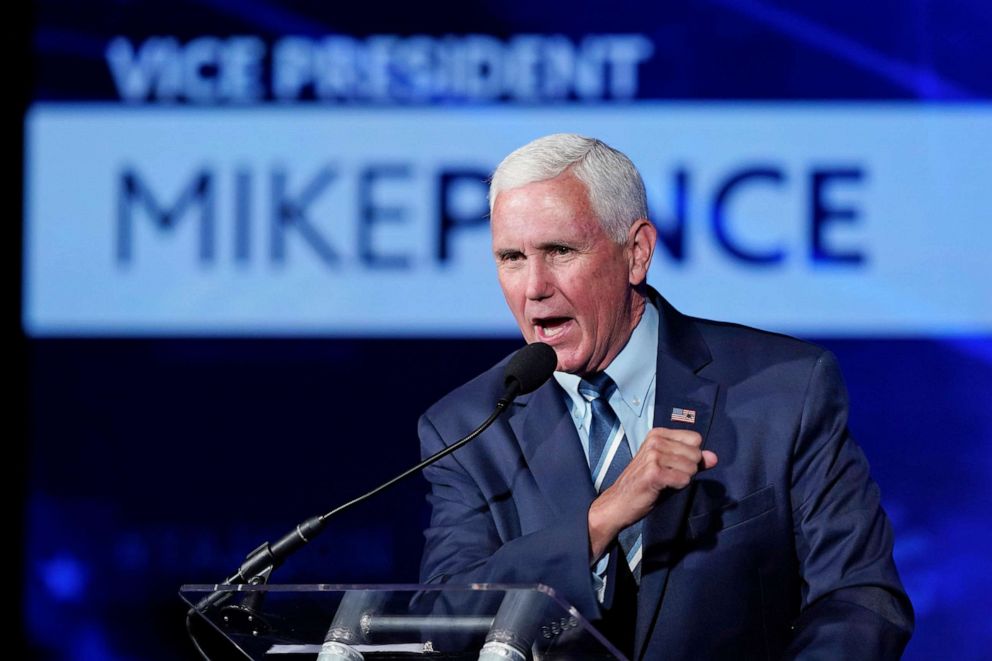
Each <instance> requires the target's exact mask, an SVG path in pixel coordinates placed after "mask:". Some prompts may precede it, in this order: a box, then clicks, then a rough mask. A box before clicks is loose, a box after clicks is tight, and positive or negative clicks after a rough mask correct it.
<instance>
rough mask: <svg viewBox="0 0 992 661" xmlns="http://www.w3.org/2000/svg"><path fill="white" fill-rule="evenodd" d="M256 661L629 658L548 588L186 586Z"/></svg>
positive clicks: (190, 599) (192, 599)
mask: <svg viewBox="0 0 992 661" xmlns="http://www.w3.org/2000/svg"><path fill="white" fill-rule="evenodd" d="M216 591H221V592H223V593H224V595H223V598H222V599H220V600H219V601H218V602H217V603H215V604H213V605H212V606H210V607H208V608H205V609H202V610H201V609H197V610H200V612H201V613H202V614H203V616H204V617H205V618H206V620H207V621H209V622H210V624H211V625H212V626H213V627H214V628H216V629H217V630H218V631H220V632H221V633H222V634H223V635H224V636H225V637H226V638H227V639H228V640H229V641H230V642H231V643H232V645H234V646H236V647H237V648H238V649H240V650H241V651H242V652H243V653H244V654H245V655H246V656H247V657H249V658H252V659H273V660H276V661H283V660H286V661H288V660H289V659H303V658H308V659H315V658H319V659H320V661H345V660H348V661H361V660H362V659H366V660H368V661H372V660H377V659H414V658H425V659H473V660H475V659H482V660H483V661H490V660H492V661H496V660H505V661H527V660H529V659H532V660H533V661H543V660H547V661H552V660H561V661H564V660H566V659H567V660H569V661H581V660H583V659H596V660H603V661H606V660H609V659H624V656H623V655H622V654H621V653H620V652H618V651H617V650H616V649H615V648H614V647H613V646H612V645H611V644H610V643H609V642H608V641H607V640H606V639H605V638H603V636H602V635H601V634H600V633H599V632H598V631H597V630H596V629H594V628H593V626H592V625H591V624H589V622H587V621H586V620H585V619H584V618H583V617H582V615H580V614H579V612H578V611H577V610H575V609H574V608H572V607H571V606H570V605H569V604H567V603H565V602H564V601H563V600H562V599H561V598H560V597H559V596H558V595H556V594H555V592H554V590H553V589H551V588H548V587H546V586H543V585H532V586H521V585H496V584H472V585H467V586H449V585H444V586H438V585H226V586H221V585H184V586H182V588H180V594H181V595H182V597H183V599H184V600H185V601H186V602H187V603H188V604H189V605H190V606H191V607H193V608H196V604H198V603H200V602H201V600H203V599H204V598H206V597H208V596H209V595H211V594H212V593H214V592H216Z"/></svg>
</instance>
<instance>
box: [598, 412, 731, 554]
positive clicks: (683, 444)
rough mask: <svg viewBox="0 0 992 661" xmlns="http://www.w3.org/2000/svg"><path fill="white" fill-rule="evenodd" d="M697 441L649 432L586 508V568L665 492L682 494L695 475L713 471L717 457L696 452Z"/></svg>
mask: <svg viewBox="0 0 992 661" xmlns="http://www.w3.org/2000/svg"><path fill="white" fill-rule="evenodd" d="M702 443H703V437H702V436H700V435H699V433H697V432H694V431H690V430H688V429H667V428H665V427H655V428H654V429H652V430H651V431H650V432H648V435H647V437H646V438H645V439H644V443H642V444H641V449H640V450H638V451H637V454H636V455H635V456H634V458H633V459H631V461H630V464H629V465H628V466H627V468H625V469H624V471H623V472H622V473H620V476H619V477H618V478H617V479H616V482H614V483H613V484H612V485H611V486H610V488H609V489H607V490H606V491H604V492H603V493H601V494H600V495H599V498H597V499H596V500H594V501H593V503H592V506H591V507H590V508H589V548H590V553H591V555H590V559H589V560H590V563H591V564H594V563H595V562H596V561H598V560H599V558H600V556H602V555H603V553H604V552H605V551H606V547H607V546H609V545H610V543H611V542H612V541H613V539H614V538H615V537H616V536H617V535H618V534H620V531H621V530H623V529H624V528H626V527H627V526H629V525H630V524H632V523H634V522H636V521H640V520H641V519H643V518H644V517H645V516H646V515H647V513H648V512H649V511H651V508H652V507H654V504H655V502H656V501H657V500H658V496H660V495H661V492H662V491H664V490H665V489H683V488H685V487H686V486H687V485H688V484H689V480H691V479H692V476H693V475H695V474H696V473H697V472H698V471H700V470H706V469H709V468H713V467H714V466H716V462H717V456H716V454H715V453H713V452H710V451H709V450H700V449H699V446H700V445H702Z"/></svg>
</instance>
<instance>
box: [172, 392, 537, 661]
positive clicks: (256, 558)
mask: <svg viewBox="0 0 992 661" xmlns="http://www.w3.org/2000/svg"><path fill="white" fill-rule="evenodd" d="M522 389H523V387H522V386H521V384H520V382H519V381H518V380H516V379H513V380H512V381H511V382H510V383H509V384H508V386H507V389H506V392H505V393H504V394H503V397H501V398H500V399H499V401H497V402H496V408H495V410H493V412H492V413H491V414H490V415H489V417H488V418H486V419H485V421H484V422H483V423H482V424H481V425H479V426H478V427H476V428H475V430H473V431H472V432H471V433H469V434H468V435H467V436H465V437H464V438H462V439H461V440H459V441H457V442H456V443H453V444H451V445H449V446H448V447H446V448H444V449H443V450H441V451H440V452H437V453H435V454H433V455H431V456H430V457H428V458H427V459H424V460H423V461H421V462H420V463H419V464H417V465H416V466H413V467H412V468H409V469H407V470H405V471H403V472H402V473H400V474H399V475H397V476H396V477H394V478H393V479H391V480H389V481H388V482H385V483H383V484H381V485H379V486H377V487H376V488H375V489H372V490H371V491H369V492H368V493H365V494H362V495H361V496H359V497H358V498H355V499H353V500H350V501H348V502H347V503H345V504H344V505H340V506H338V507H335V508H334V509H332V510H331V511H329V512H327V513H325V514H320V515H317V516H313V517H310V518H309V519H307V520H305V521H303V522H302V523H300V524H298V525H297V526H296V527H295V528H294V529H293V530H291V531H289V532H288V533H286V534H285V535H283V536H282V537H281V538H279V539H278V540H277V541H276V542H275V543H274V544H270V543H269V542H263V543H262V544H260V545H259V546H258V548H256V549H255V550H254V551H252V552H251V553H249V554H248V557H247V558H246V559H245V561H244V562H243V563H241V566H240V567H239V568H238V571H237V572H235V573H234V574H232V575H231V576H229V577H228V578H227V579H226V580H225V581H224V582H223V583H221V584H219V586H218V587H223V586H227V585H243V584H248V585H261V584H264V583H265V582H266V581H267V579H268V577H269V575H270V574H271V573H272V571H273V570H274V569H275V568H276V567H278V566H279V565H281V564H282V563H283V562H284V561H285V560H286V558H288V557H289V556H290V555H292V554H293V553H295V552H296V551H298V550H299V549H301V548H303V547H304V546H306V545H307V544H308V543H309V542H310V541H311V540H312V539H314V538H315V537H316V536H317V535H319V534H320V533H321V532H322V531H323V530H324V527H325V525H326V524H327V521H328V520H329V519H330V518H331V517H333V516H334V515H336V514H339V513H340V512H343V511H345V510H346V509H349V508H351V507H354V506H355V505H358V504H359V503H362V502H364V501H366V500H368V499H369V498H371V497H373V496H375V495H376V494H378V493H380V492H381V491H384V490H386V489H388V488H389V487H391V486H393V485H394V484H396V483H398V482H401V481H402V480H405V479H406V478H408V477H410V476H411V475H414V474H416V473H419V472H420V471H422V470H423V469H424V468H427V467H428V466H430V465H431V464H433V463H435V462H437V461H439V460H441V459H443V458H444V457H446V456H448V455H449V454H451V453H452V452H454V451H455V450H458V449H459V448H461V447H463V446H464V445H466V444H467V443H470V442H472V441H473V440H475V439H476V438H477V437H478V436H479V435H480V434H481V433H482V432H484V431H485V430H486V429H488V428H489V426H490V425H492V424H493V422H495V421H496V418H498V417H499V416H500V415H501V414H502V413H503V411H505V410H506V409H507V407H508V406H509V405H510V403H511V402H512V401H513V400H514V399H516V397H517V395H519V394H521V391H522ZM233 594H234V591H231V590H220V589H218V590H216V591H215V592H212V593H210V594H209V595H207V596H206V597H204V598H203V599H201V600H200V601H199V602H197V604H196V605H195V606H194V607H192V608H190V609H189V611H187V613H186V630H187V633H188V635H189V637H190V639H191V640H192V642H193V645H194V647H196V649H197V651H198V652H199V653H200V654H201V655H202V656H203V657H204V658H205V659H206V658H208V657H207V655H206V654H204V652H203V650H202V649H201V647H200V645H199V643H198V642H197V640H196V637H195V636H194V634H193V631H192V627H191V618H192V617H193V615H194V614H200V615H201V616H203V613H204V612H205V611H206V610H207V609H209V608H212V607H215V606H218V605H220V604H221V603H223V602H224V601H227V600H228V599H229V598H230V597H231V596H232V595H233ZM249 610H251V609H249ZM253 615H254V613H253V612H250V613H248V615H247V617H248V619H249V620H252V616H253Z"/></svg>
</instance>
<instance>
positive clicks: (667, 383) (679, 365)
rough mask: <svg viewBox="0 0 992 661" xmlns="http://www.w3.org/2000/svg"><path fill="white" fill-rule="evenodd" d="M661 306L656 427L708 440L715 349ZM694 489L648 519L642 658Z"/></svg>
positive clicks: (638, 648)
mask: <svg viewBox="0 0 992 661" xmlns="http://www.w3.org/2000/svg"><path fill="white" fill-rule="evenodd" d="M655 303H656V305H657V306H658V310H659V312H660V313H661V320H660V326H659V329H658V334H659V342H658V365H657V369H658V371H657V384H656V387H655V409H654V426H655V427H668V428H670V429H673V428H675V429H692V430H694V431H697V432H699V433H700V434H702V436H703V447H704V448H705V447H706V435H707V432H708V431H709V427H710V421H711V420H712V417H713V408H714V405H715V402H716V397H717V391H718V386H717V384H715V383H713V382H712V381H709V380H707V379H704V378H703V377H700V376H698V375H697V374H696V372H697V371H699V370H700V369H701V368H702V367H703V366H704V365H706V364H707V363H709V362H710V361H711V356H710V353H709V349H708V348H707V347H706V344H705V342H704V341H703V339H702V337H701V336H700V335H699V331H698V330H697V329H696V328H695V326H694V324H692V321H691V320H689V319H687V318H686V317H683V316H682V315H681V314H679V313H678V312H676V311H675V310H674V308H672V307H671V306H670V305H669V304H668V302H667V301H665V300H664V299H663V298H661V297H660V296H657V298H655ZM673 409H682V410H683V413H688V412H690V411H691V412H692V413H693V414H694V418H695V420H694V422H692V423H686V422H679V421H673V420H672V413H673ZM692 491H693V490H692V487H691V485H690V487H688V488H686V489H682V490H680V491H672V490H669V491H667V492H666V493H664V494H663V495H662V496H661V498H660V499H659V500H658V503H657V504H656V505H655V507H654V508H653V509H652V510H651V512H650V513H648V515H647V516H646V517H645V518H644V525H643V527H642V535H643V538H642V545H643V548H644V552H643V555H642V560H641V585H640V589H639V591H638V600H637V628H636V632H635V654H634V658H635V659H636V658H639V657H640V656H641V654H642V652H643V649H644V644H645V642H646V641H647V640H649V639H650V636H651V631H652V629H653V628H654V626H655V622H656V621H657V617H658V613H659V612H660V609H661V603H662V600H663V596H664V592H665V587H666V585H667V582H668V574H669V572H670V571H671V568H672V566H673V565H674V564H675V563H676V562H677V561H678V559H679V557H678V554H677V551H678V540H679V537H680V535H681V531H682V528H683V526H684V523H685V517H686V514H687V513H688V511H689V509H688V508H689V506H690V504H691V499H692Z"/></svg>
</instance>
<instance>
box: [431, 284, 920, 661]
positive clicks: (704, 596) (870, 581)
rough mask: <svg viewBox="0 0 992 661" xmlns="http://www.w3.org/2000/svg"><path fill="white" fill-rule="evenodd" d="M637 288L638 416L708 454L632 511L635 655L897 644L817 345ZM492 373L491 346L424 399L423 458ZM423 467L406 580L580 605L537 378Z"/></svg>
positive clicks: (903, 615) (882, 526) (584, 544)
mask: <svg viewBox="0 0 992 661" xmlns="http://www.w3.org/2000/svg"><path fill="white" fill-rule="evenodd" d="M651 296H652V297H653V300H654V301H655V304H656V305H657V306H658V309H659V312H660V317H661V323H660V328H659V343H658V349H659V351H658V365H657V369H658V371H657V374H658V377H657V393H656V401H655V421H654V425H655V426H656V427H661V426H664V427H683V428H688V429H694V430H696V431H698V432H699V433H700V434H702V435H703V439H704V440H703V447H704V448H706V449H709V450H713V451H714V452H716V453H717V455H718V456H719V459H720V461H719V464H718V465H717V466H716V467H715V468H713V469H711V470H709V471H706V472H705V473H701V474H699V475H697V476H696V478H695V479H694V482H693V484H692V485H691V486H690V487H689V488H687V489H684V490H681V491H669V492H666V493H665V494H663V496H662V498H661V499H660V500H659V502H658V503H657V505H656V506H655V507H654V509H653V510H652V511H651V512H650V513H649V514H648V516H647V517H646V518H645V520H644V525H643V535H644V537H643V544H644V554H643V560H642V562H643V564H642V579H641V584H640V590H639V594H638V597H637V600H638V601H637V616H636V642H635V657H636V658H647V659H655V658H665V659H682V658H685V659H708V658H733V659H746V658H761V659H766V658H792V657H803V658H814V657H815V658H824V659H862V658H863V659H878V658H897V657H898V656H899V655H900V654H901V652H902V649H903V648H904V646H905V644H906V642H907V640H908V639H909V635H910V632H911V631H912V626H913V614H912V609H911V607H910V604H909V600H908V599H907V597H906V594H905V592H904V591H903V588H902V585H901V583H900V581H899V577H898V575H897V573H896V569H895V565H894V564H893V561H892V531H891V528H890V525H889V522H888V520H887V518H886V516H885V514H884V512H883V511H882V509H881V506H880V504H879V493H878V488H877V486H876V485H875V483H874V482H873V481H872V480H871V478H870V477H869V474H868V464H867V462H866V460H865V457H864V455H863V453H862V452H861V450H860V449H859V448H858V447H857V446H856V445H855V443H854V441H853V440H852V439H851V437H850V435H849V433H848V430H847V410H848V408H847V395H846V391H845V389H844V386H843V382H842V379H841V376H840V373H839V370H838V367H837V364H836V361H835V360H834V358H833V356H832V355H831V354H830V353H828V352H826V351H824V350H823V349H821V348H818V347H816V346H813V345H811V344H808V343H805V342H801V341H799V340H795V339H792V338H788V337H784V336H781V335H775V334H771V333H765V332H762V331H757V330H754V329H750V328H745V327H742V326H738V325H733V324H725V323H717V322H712V321H706V320H701V319H695V318H691V317H687V316H684V315H682V314H680V313H679V312H677V311H676V310H675V309H674V308H673V307H671V306H670V305H669V304H668V303H667V302H666V301H665V300H664V299H663V298H661V297H660V296H658V295H657V293H656V292H653V291H652V292H651ZM504 362H505V361H504ZM502 374H503V363H500V364H499V365H496V366H494V367H493V368H491V369H490V370H488V371H487V372H485V373H483V374H482V375H480V376H479V377H477V378H475V379H473V380H472V381H470V382H469V383H467V384H465V385H464V386H462V387H460V388H458V389H456V390H455V391H453V392H452V393H450V394H449V395H447V396H446V397H445V398H443V399H442V400H441V401H439V402H438V403H437V404H435V405H434V406H432V407H431V408H430V409H429V410H428V411H427V412H426V413H425V414H424V416H423V417H422V418H421V420H420V438H421V446H422V453H423V455H424V456H427V455H430V454H432V453H434V452H436V451H438V450H440V449H442V448H443V447H444V446H446V445H448V444H450V443H453V442H454V441H456V440H458V439H459V438H460V437H462V436H464V435H465V434H467V433H468V432H469V431H471V430H472V429H474V428H475V427H476V426H477V425H478V424H479V423H480V422H481V421H482V420H483V419H484V418H485V417H486V416H487V415H488V413H489V412H490V411H491V410H492V407H493V406H494V403H495V402H496V400H497V399H498V397H499V396H500V395H501V394H502V380H503V379H502ZM673 408H688V409H693V410H695V411H696V420H695V423H694V424H691V425H690V424H682V423H675V422H672V421H671V420H670V416H671V411H672V409H673ZM425 475H426V477H427V479H428V480H429V482H430V484H431V494H430V495H429V496H428V499H429V500H430V502H431V504H432V506H433V512H432V516H431V523H430V527H429V528H428V530H427V531H426V532H425V537H426V547H425V551H424V557H423V563H422V568H421V579H422V581H423V582H425V583H437V582H450V583H468V582H499V583H538V582H540V583H544V584H547V585H549V586H551V587H553V588H555V589H556V590H557V591H558V592H559V593H560V594H561V595H563V597H564V598H565V599H566V600H568V601H569V602H571V603H572V604H573V605H574V606H576V607H577V608H578V609H579V610H580V611H581V612H582V613H583V614H585V615H586V616H587V617H590V618H592V619H595V618H597V617H599V615H600V613H601V610H600V609H601V606H600V604H599V603H598V602H597V600H596V596H595V593H594V591H593V587H592V581H591V573H590V567H589V535H588V529H587V512H588V509H589V505H590V503H591V502H592V501H593V499H594V498H595V496H596V494H595V492H594V489H593V485H592V480H591V478H590V475H589V468H588V465H587V463H586V460H585V456H584V454H583V451H582V447H581V445H580V442H579V439H578V435H577V432H576V430H575V426H574V424H573V422H572V420H571V417H570V416H569V413H568V411H567V410H566V407H565V403H564V401H563V398H562V393H561V391H560V389H559V386H558V385H557V383H556V382H555V381H554V380H553V379H552V380H550V381H549V382H548V383H546V384H545V385H544V386H542V387H541V388H539V389H538V390H536V391H535V392H533V393H531V394H530V395H526V396H522V397H520V398H518V399H517V401H516V402H515V403H514V404H513V405H512V407H511V409H510V410H509V411H508V412H507V414H505V415H504V416H503V417H502V418H501V419H500V420H499V421H497V423H496V424H495V425H494V426H493V427H491V428H490V429H489V430H488V431H487V432H485V433H484V434H483V435H482V436H481V437H480V438H478V439H476V440H475V441H473V443H472V444H470V445H469V446H467V447H466V448H464V449H462V450H459V451H458V452H456V453H455V454H453V455H451V456H449V457H447V458H445V459H444V460H442V461H441V462H439V463H437V464H435V465H434V466H432V467H431V468H429V469H427V470H426V471H425ZM687 508H688V509H687ZM684 513H688V516H687V517H684V518H683V516H682V515H683V514H684Z"/></svg>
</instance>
